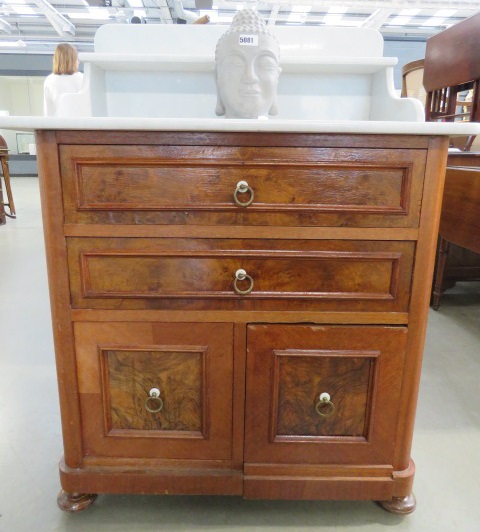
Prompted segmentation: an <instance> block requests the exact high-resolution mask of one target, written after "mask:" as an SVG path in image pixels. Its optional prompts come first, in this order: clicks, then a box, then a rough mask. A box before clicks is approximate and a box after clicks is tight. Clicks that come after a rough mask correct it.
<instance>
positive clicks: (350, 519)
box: [0, 177, 480, 532]
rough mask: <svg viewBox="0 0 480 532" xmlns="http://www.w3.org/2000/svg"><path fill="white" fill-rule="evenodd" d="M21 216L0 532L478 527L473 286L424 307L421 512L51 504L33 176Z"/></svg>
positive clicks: (5, 231) (164, 500)
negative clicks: (76, 509) (69, 507)
mask: <svg viewBox="0 0 480 532" xmlns="http://www.w3.org/2000/svg"><path fill="white" fill-rule="evenodd" d="M12 187H13V193H14V198H15V201H16V205H17V213H18V218H17V219H16V220H8V221H7V224H6V225H4V226H0V530H1V531H2V532H23V531H27V530H28V531H35V532H43V531H46V532H53V531H62V530H67V531H82V532H84V531H95V532H97V531H103V530H119V531H144V530H159V531H179V530H182V531H185V530H193V531H196V530H213V531H218V532H221V531H239V530H242V531H252V532H253V531H259V530H265V531H267V532H270V531H272V532H273V531H285V532H287V531H301V532H307V531H309V530H312V531H313V530H338V531H349V530H365V531H368V532H372V531H378V530H398V531H403V530H414V531H419V532H428V531H437V532H443V531H445V532H453V531H455V532H470V531H472V532H474V531H475V532H478V531H480V384H479V383H480V284H478V283H477V284H474V283H470V284H467V283H465V284H463V285H461V286H457V287H456V288H455V289H454V290H453V291H450V292H448V293H447V294H446V295H445V296H444V301H443V304H442V307H441V309H440V311H438V312H433V311H430V317H429V325H428V332H427V343H426V351H425V359H424V369H423V374H422V383H421V391H420V399H419V406H418V415H417V421H416V432H415V438H414V443H413V451H412V456H413V458H414V460H415V462H416V466H417V473H416V477H415V484H414V491H415V494H416V496H417V509H416V511H415V512H414V513H413V514H411V515H409V516H404V517H401V516H398V515H392V514H389V513H387V512H385V511H384V510H382V509H381V508H379V507H378V506H377V505H375V504H374V503H371V502H340V501H336V502H335V501H334V502H330V501H321V502H278V501H273V502H271V501H244V500H242V499H240V498H229V497H179V496H175V497H173V496H172V497H155V496H107V495H104V496H99V498H98V499H97V501H96V502H95V504H94V505H93V506H92V507H91V508H90V509H89V510H86V511H84V512H80V513H78V514H73V515H70V514H66V513H63V512H61V511H60V510H59V509H58V508H57V505H56V496H57V492H58V490H59V482H58V472H57V463H58V460H59V458H60V456H61V454H62V443H61V434H60V419H59V408H58V402H57V389H56V378H55V369H54V358H53V346H52V334H51V325H50V309H49V300H48V289H47V276H46V267H45V254H44V247H43V236H42V226H41V216H40V199H39V191H38V180H37V179H36V178H28V177H18V178H13V183H12Z"/></svg>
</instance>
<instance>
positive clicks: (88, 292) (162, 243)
mask: <svg viewBox="0 0 480 532" xmlns="http://www.w3.org/2000/svg"><path fill="white" fill-rule="evenodd" d="M414 253H415V243H414V242H403V241H392V242H389V241H350V240H323V241H318V240H255V239H251V240H239V239H238V240H237V239H229V240H226V239H225V240H222V239H178V238H163V239H162V238H152V239H146V238H112V239H106V238H70V239H69V240H68V259H69V269H70V290H71V297H72V304H73V306H74V307H75V308H115V309H119V308H123V309H143V308H162V309H187V308H188V309H197V310H200V309H216V310H218V309H242V310H253V309H255V310H309V309H311V310H336V311H342V310H343V311H380V312H406V311H407V310H408V305H409V292H410V283H411V278H412V269H413V259H414ZM239 270H243V271H244V272H245V274H246V275H245V278H243V279H238V278H237V277H236V272H238V271H239Z"/></svg>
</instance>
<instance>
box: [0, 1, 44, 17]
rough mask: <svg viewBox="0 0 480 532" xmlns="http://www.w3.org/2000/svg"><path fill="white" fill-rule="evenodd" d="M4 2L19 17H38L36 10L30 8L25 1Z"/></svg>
mask: <svg viewBox="0 0 480 532" xmlns="http://www.w3.org/2000/svg"><path fill="white" fill-rule="evenodd" d="M3 2H4V3H5V4H8V5H9V6H10V9H12V10H13V11H14V12H15V13H17V14H19V15H36V13H35V10H34V9H32V8H31V7H28V6H27V5H26V2H25V0H3Z"/></svg>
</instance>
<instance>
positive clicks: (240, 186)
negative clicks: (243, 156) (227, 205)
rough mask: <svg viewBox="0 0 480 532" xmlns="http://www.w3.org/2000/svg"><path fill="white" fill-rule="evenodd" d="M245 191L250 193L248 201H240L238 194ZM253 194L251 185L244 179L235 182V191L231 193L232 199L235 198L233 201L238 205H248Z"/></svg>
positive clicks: (251, 200)
mask: <svg viewBox="0 0 480 532" xmlns="http://www.w3.org/2000/svg"><path fill="white" fill-rule="evenodd" d="M245 192H249V193H250V199H249V200H248V201H245V202H243V201H240V200H239V199H238V194H245ZM254 196H255V194H254V192H253V189H252V187H250V186H248V183H247V182H246V181H239V182H238V183H237V188H236V189H235V192H234V193H233V199H234V200H235V203H236V204H237V205H238V206H239V207H248V206H249V205H250V204H251V203H252V202H253V197H254Z"/></svg>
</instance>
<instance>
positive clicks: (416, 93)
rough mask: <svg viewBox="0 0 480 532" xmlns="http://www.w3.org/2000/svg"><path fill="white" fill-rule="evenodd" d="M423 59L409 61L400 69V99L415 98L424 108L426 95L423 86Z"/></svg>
mask: <svg viewBox="0 0 480 532" xmlns="http://www.w3.org/2000/svg"><path fill="white" fill-rule="evenodd" d="M424 64H425V60H424V59H417V60H416V61H411V62H410V63H407V64H406V65H404V66H403V67H402V92H401V95H402V98H417V100H420V101H421V102H422V104H423V105H424V106H425V104H426V100H427V93H426V91H425V87H424V86H423V70H424Z"/></svg>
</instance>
